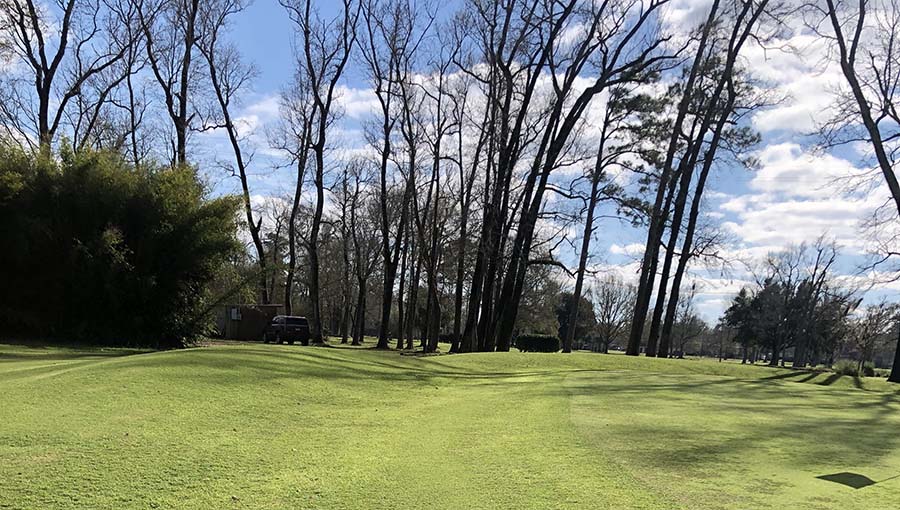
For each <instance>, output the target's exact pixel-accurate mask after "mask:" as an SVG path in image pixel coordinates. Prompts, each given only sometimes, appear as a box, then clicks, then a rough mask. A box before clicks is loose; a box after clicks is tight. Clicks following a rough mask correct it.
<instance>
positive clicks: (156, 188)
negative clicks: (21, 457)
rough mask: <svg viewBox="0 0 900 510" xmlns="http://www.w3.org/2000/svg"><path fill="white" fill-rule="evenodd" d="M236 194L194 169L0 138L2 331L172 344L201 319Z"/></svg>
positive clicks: (230, 237)
mask: <svg viewBox="0 0 900 510" xmlns="http://www.w3.org/2000/svg"><path fill="white" fill-rule="evenodd" d="M237 206H238V203H237V202H236V201H235V200H234V199H233V198H231V197H227V198H218V199H209V198H208V197H207V192H206V189H205V187H204V186H203V184H202V183H201V181H200V180H199V179H198V177H197V174H196V171H195V170H193V169H191V168H186V167H184V168H163V167H152V168H140V169H136V168H134V167H133V166H130V165H128V164H127V163H125V162H124V161H123V160H122V159H121V158H120V157H119V156H117V155H115V154H108V153H94V152H88V153H79V154H74V153H72V151H70V150H66V149H63V151H62V152H61V154H60V156H59V158H58V160H54V159H50V158H47V157H36V156H32V155H30V154H27V153H25V152H23V151H21V150H19V149H16V148H9V147H0V236H2V239H4V249H3V250H0V281H2V282H3V286H4V291H3V292H2V293H0V334H6V335H16V336H29V337H36V336H41V337H52V338H57V339H61V340H76V341H84V342H90V343H103V344H110V345H113V344H115V345H151V346H159V347H171V346H178V345H182V344H183V343H184V342H185V341H186V340H189V339H190V338H192V337H194V336H196V335H198V334H200V333H202V332H203V331H204V329H205V327H206V325H207V322H206V316H207V315H208V313H207V312H208V306H209V302H208V301H207V294H208V291H207V289H208V282H209V281H210V279H211V278H212V277H213V276H214V275H215V273H216V271H218V270H219V268H220V267H221V265H222V263H223V262H224V261H225V259H226V258H227V257H228V256H230V255H231V254H232V253H234V251H235V250H236V249H238V247H239V245H238V243H237V240H236V218H237V215H236V212H237Z"/></svg>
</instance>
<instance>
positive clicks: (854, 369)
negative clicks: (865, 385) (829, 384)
mask: <svg viewBox="0 0 900 510" xmlns="http://www.w3.org/2000/svg"><path fill="white" fill-rule="evenodd" d="M832 370H834V373H836V374H839V375H852V376H858V375H859V364H858V363H857V362H855V361H853V360H849V359H840V360H837V362H836V363H835V364H834V367H832Z"/></svg>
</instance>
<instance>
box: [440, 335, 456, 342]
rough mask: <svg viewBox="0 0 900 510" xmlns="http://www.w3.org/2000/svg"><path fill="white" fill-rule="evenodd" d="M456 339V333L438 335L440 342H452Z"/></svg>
mask: <svg viewBox="0 0 900 510" xmlns="http://www.w3.org/2000/svg"><path fill="white" fill-rule="evenodd" d="M455 340H456V334H454V333H441V334H440V335H439V336H438V342H440V343H442V344H452V343H453V342H454V341H455Z"/></svg>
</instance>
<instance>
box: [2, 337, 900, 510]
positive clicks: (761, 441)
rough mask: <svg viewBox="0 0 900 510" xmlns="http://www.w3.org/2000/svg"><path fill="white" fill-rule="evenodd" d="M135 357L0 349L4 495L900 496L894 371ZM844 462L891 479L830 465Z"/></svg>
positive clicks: (396, 502) (251, 349)
mask: <svg viewBox="0 0 900 510" xmlns="http://www.w3.org/2000/svg"><path fill="white" fill-rule="evenodd" d="M126 354H134V353H131V352H126V351H115V350H107V351H79V350H65V349H55V348H44V349H34V348H27V347H14V346H0V508H40V509H44V508H328V509H331V508H347V509H350V508H465V509H469V508H471V509H477V508H534V509H544V508H591V509H594V508H617V509H618V508H641V509H644V508H647V509H655V508H658V509H674V508H686V509H687V508H698V509H699V508H703V509H707V508H734V509H746V508H792V509H794V508H797V509H803V508H841V509H854V508H860V509H862V508H866V509H896V508H900V478H894V479H890V478H892V477H894V476H897V475H900V432H898V431H900V394H898V393H896V389H892V388H891V387H889V386H888V385H887V384H886V383H884V382H883V381H879V380H873V379H872V380H870V379H867V380H864V382H860V381H858V380H853V379H850V378H835V377H829V376H828V375H827V374H825V375H815V374H805V373H802V372H793V371H790V370H781V369H767V368H763V367H750V366H742V365H739V364H731V363H717V362H713V361H686V360H682V361H675V360H656V359H647V358H629V357H625V356H616V355H597V354H587V353H578V354H573V355H568V356H563V355H560V354H549V355H542V354H518V353H491V354H471V355H462V356H440V357H427V358H421V357H412V356H400V355H398V354H397V353H396V352H376V351H372V350H367V349H322V348H302V347H289V346H264V345H231V346H216V347H209V348H200V349H190V350H184V351H170V352H155V353H146V354H136V355H126ZM856 386H860V388H857V387H856ZM840 472H853V473H859V474H862V475H865V476H868V477H870V478H871V479H873V480H874V481H877V482H879V483H876V484H875V485H872V486H869V487H865V488H862V489H859V490H854V489H852V488H849V487H847V486H844V485H841V484H837V483H834V482H829V481H825V480H821V479H819V478H817V477H818V476H822V475H829V474H834V473H840Z"/></svg>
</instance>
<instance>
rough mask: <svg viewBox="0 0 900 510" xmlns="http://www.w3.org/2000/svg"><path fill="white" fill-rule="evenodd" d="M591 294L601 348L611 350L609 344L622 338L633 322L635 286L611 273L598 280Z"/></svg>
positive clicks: (605, 350) (601, 350)
mask: <svg viewBox="0 0 900 510" xmlns="http://www.w3.org/2000/svg"><path fill="white" fill-rule="evenodd" d="M591 294H592V301H593V303H594V313H595V315H596V317H597V334H598V336H599V337H600V345H599V350H600V352H609V345H610V344H611V343H612V342H614V341H617V340H621V339H622V338H623V334H624V333H625V332H626V331H627V328H628V325H629V324H630V323H631V312H632V307H633V306H634V296H635V288H634V286H633V285H629V284H626V283H625V282H623V281H622V279H621V278H618V277H616V276H611V275H610V276H606V277H604V278H602V279H601V280H600V281H598V282H597V284H596V285H594V287H593V290H592V292H591Z"/></svg>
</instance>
